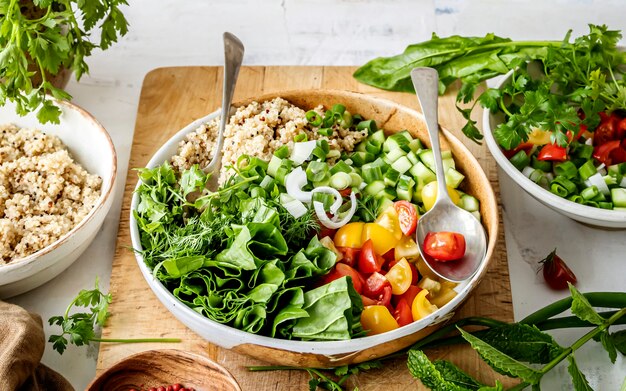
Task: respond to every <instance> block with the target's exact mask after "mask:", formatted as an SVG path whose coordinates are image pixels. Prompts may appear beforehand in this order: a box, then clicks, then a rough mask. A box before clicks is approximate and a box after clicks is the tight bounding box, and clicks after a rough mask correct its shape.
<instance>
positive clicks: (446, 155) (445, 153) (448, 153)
mask: <svg viewBox="0 0 626 391" xmlns="http://www.w3.org/2000/svg"><path fill="white" fill-rule="evenodd" d="M441 158H442V159H444V160H445V159H452V151H450V150H446V151H441Z"/></svg>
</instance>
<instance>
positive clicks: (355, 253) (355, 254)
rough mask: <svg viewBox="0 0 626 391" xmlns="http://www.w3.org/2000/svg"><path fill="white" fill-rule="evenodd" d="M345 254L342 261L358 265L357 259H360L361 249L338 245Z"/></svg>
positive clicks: (338, 248)
mask: <svg viewBox="0 0 626 391" xmlns="http://www.w3.org/2000/svg"><path fill="white" fill-rule="evenodd" d="M336 248H337V250H339V251H340V252H341V253H342V254H343V258H342V259H341V261H339V262H342V263H345V264H346V265H350V266H352V267H354V266H355V265H356V262H357V260H358V259H359V253H360V252H361V249H358V248H352V247H336Z"/></svg>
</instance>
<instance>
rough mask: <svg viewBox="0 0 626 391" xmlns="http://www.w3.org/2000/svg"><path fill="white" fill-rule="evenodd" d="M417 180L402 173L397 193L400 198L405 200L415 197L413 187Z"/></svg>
mask: <svg viewBox="0 0 626 391" xmlns="http://www.w3.org/2000/svg"><path fill="white" fill-rule="evenodd" d="M414 186H415V181H414V180H413V178H411V177H410V176H408V175H401V176H400V179H398V187H397V193H398V198H399V199H401V200H405V201H411V200H412V199H413V187H414Z"/></svg>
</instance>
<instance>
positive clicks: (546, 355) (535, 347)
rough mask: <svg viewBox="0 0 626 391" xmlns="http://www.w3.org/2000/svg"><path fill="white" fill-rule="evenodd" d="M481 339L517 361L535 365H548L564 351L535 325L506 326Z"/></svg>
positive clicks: (490, 331)
mask: <svg viewBox="0 0 626 391" xmlns="http://www.w3.org/2000/svg"><path fill="white" fill-rule="evenodd" d="M480 338H481V339H482V340H483V341H484V342H485V343H487V344H489V345H491V346H493V347H494V348H496V349H498V350H499V351H501V352H502V353H505V354H507V355H508V356H510V357H511V358H513V359H515V360H519V361H523V362H529V363H535V364H546V363H548V362H550V361H551V360H553V359H554V358H556V357H557V356H558V355H559V354H561V352H563V350H564V349H563V348H562V347H561V346H559V344H557V343H556V341H555V340H554V339H553V338H552V336H551V335H550V334H547V333H544V332H542V331H540V330H539V329H538V328H537V327H535V326H534V325H527V324H520V323H513V324H505V325H502V326H500V327H494V328H491V329H489V330H487V331H485V332H483V333H481V334H480Z"/></svg>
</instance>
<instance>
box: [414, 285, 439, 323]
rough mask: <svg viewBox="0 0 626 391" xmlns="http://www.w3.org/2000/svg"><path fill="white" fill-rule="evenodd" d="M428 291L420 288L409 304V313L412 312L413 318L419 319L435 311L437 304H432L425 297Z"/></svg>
mask: <svg viewBox="0 0 626 391" xmlns="http://www.w3.org/2000/svg"><path fill="white" fill-rule="evenodd" d="M426 295H428V291H427V290H426V289H423V290H421V291H420V292H419V293H418V294H417V296H415V299H414V300H413V304H411V313H412V314H413V320H420V319H422V318H423V317H425V316H428V315H430V314H431V313H433V312H435V311H437V306H436V305H433V304H431V303H430V301H428V299H427V298H426Z"/></svg>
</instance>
